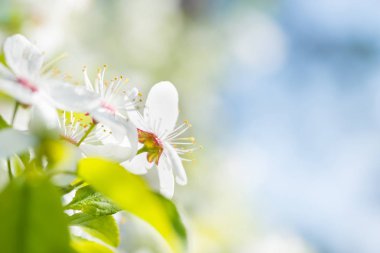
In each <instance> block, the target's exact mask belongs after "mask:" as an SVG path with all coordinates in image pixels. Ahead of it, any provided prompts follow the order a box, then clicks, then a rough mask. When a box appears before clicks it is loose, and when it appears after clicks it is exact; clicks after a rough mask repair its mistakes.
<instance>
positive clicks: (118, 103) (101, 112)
mask: <svg viewBox="0 0 380 253" xmlns="http://www.w3.org/2000/svg"><path fill="white" fill-rule="evenodd" d="M105 70H106V66H104V68H103V69H102V70H99V71H98V74H97V78H96V79H95V82H94V83H91V81H90V79H89V78H88V75H87V69H86V68H84V70H83V74H84V82H85V86H86V88H87V90H89V91H91V92H93V93H96V94H97V95H98V99H99V101H100V106H98V107H96V108H94V109H93V110H90V111H89V113H90V115H91V116H92V117H93V118H94V119H95V121H97V122H100V123H103V124H104V125H105V126H106V127H108V128H109V129H110V130H111V132H112V135H109V137H108V138H106V139H105V140H103V144H104V145H105V146H104V147H103V148H105V149H106V148H107V147H108V148H109V150H108V149H107V150H104V151H107V152H111V153H112V152H113V153H115V154H121V153H123V152H124V158H123V157H122V156H121V155H117V156H116V158H117V159H116V160H118V161H119V160H120V159H121V160H123V161H125V160H126V159H129V158H130V157H131V156H132V155H135V154H136V151H137V143H138V142H137V129H136V127H135V125H134V124H133V123H132V122H131V121H130V120H129V118H128V112H129V111H134V110H136V105H137V104H138V102H139V101H140V97H139V92H138V90H137V89H136V88H131V89H126V79H123V77H116V78H114V79H113V80H111V81H106V80H105V79H104V73H105ZM127 146H128V147H129V151H128V152H125V151H126V147H127ZM88 148H91V147H88ZM118 148H121V150H118Z"/></svg>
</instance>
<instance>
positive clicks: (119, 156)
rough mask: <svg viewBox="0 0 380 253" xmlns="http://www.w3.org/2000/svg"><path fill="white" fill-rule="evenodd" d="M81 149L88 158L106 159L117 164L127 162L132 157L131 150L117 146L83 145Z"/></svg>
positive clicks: (109, 144)
mask: <svg viewBox="0 0 380 253" xmlns="http://www.w3.org/2000/svg"><path fill="white" fill-rule="evenodd" d="M80 149H81V150H82V151H83V153H84V154H85V155H86V156H88V157H104V158H107V159H110V160H113V161H116V162H121V161H125V160H126V159H129V158H130V157H131V148H130V147H125V146H120V145H117V144H111V143H108V144H100V145H90V144H85V143H84V144H82V145H80Z"/></svg>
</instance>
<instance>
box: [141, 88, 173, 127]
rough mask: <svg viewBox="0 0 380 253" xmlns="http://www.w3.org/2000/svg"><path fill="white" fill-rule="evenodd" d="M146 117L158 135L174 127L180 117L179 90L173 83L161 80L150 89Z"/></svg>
mask: <svg viewBox="0 0 380 253" xmlns="http://www.w3.org/2000/svg"><path fill="white" fill-rule="evenodd" d="M144 118H145V119H146V120H149V121H150V123H149V125H150V127H152V128H153V129H152V131H153V132H154V133H156V134H158V135H160V134H163V133H164V132H171V131H172V130H173V129H174V127H175V124H176V122H177V118H178V92H177V89H176V88H175V87H174V85H173V84H172V83H170V82H160V83H157V84H156V85H154V86H153V87H152V88H151V89H150V91H149V94H148V98H147V101H146V104H145V109H144Z"/></svg>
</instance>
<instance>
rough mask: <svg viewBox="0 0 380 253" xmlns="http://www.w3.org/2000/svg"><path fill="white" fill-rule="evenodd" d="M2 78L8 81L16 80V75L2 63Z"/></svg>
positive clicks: (0, 73)
mask: <svg viewBox="0 0 380 253" xmlns="http://www.w3.org/2000/svg"><path fill="white" fill-rule="evenodd" d="M0 76H1V77H3V78H5V79H8V80H15V76H14V74H13V73H12V72H11V71H10V70H9V69H8V68H7V67H5V66H4V65H3V64H2V63H1V62H0Z"/></svg>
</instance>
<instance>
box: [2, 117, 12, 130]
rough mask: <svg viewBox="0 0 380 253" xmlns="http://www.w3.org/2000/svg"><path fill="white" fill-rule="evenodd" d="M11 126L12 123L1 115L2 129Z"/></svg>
mask: <svg viewBox="0 0 380 253" xmlns="http://www.w3.org/2000/svg"><path fill="white" fill-rule="evenodd" d="M4 128H10V125H9V124H8V123H7V122H6V121H5V119H4V118H3V117H2V116H1V115H0V129H4Z"/></svg>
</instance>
